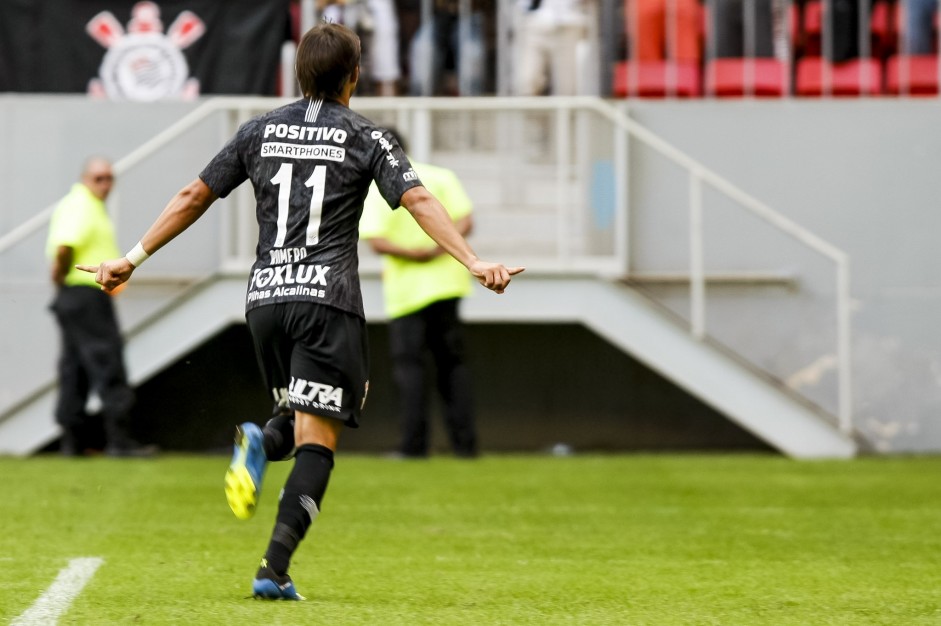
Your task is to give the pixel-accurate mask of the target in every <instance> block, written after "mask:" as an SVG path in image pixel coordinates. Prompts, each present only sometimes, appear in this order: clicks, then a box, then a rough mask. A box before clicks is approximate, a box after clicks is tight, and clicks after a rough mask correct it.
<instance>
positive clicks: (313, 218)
mask: <svg viewBox="0 0 941 626" xmlns="http://www.w3.org/2000/svg"><path fill="white" fill-rule="evenodd" d="M293 177H294V164H292V163H282V164H281V169H279V170H278V173H277V174H275V175H274V178H272V179H271V182H272V183H274V184H275V185H277V186H278V236H277V238H276V239H275V240H274V247H275V248H283V247H284V239H285V238H286V237H287V234H288V209H289V208H290V202H291V182H292V180H293ZM326 177H327V166H326V165H318V166H316V167H315V168H314V172H313V173H312V174H311V175H310V178H308V179H307V182H305V183H304V186H305V187H309V188H310V189H311V194H310V210H309V212H308V217H307V245H308V246H313V245H316V243H317V241H318V240H319V238H320V213H321V212H322V211H323V189H324V181H325V180H326Z"/></svg>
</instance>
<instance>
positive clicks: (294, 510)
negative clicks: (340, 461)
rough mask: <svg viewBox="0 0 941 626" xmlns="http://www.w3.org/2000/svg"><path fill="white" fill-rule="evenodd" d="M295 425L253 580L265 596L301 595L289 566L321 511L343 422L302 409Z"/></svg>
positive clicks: (257, 591) (256, 591)
mask: <svg viewBox="0 0 941 626" xmlns="http://www.w3.org/2000/svg"><path fill="white" fill-rule="evenodd" d="M294 427H295V435H294V436H295V440H296V443H297V448H296V450H295V453H294V467H293V468H292V469H291V473H290V474H289V475H288V478H287V481H285V483H284V489H283V490H282V492H281V500H280V502H279V503H278V516H277V518H276V519H275V525H274V530H273V531H272V533H271V540H270V541H269V542H268V549H267V550H266V551H265V556H264V558H263V559H262V562H261V566H260V567H259V568H258V572H257V573H256V574H255V580H254V582H253V583H252V593H253V594H254V595H255V596H258V597H262V598H269V599H289V600H290V599H302V597H300V596H299V595H298V593H297V590H296V589H295V588H294V583H293V581H292V580H291V577H290V576H288V573H287V571H288V567H289V566H290V564H291V557H292V556H293V555H294V552H295V551H296V550H297V547H298V545H299V544H300V542H301V540H303V539H304V537H305V535H306V534H307V530H308V529H309V528H310V526H311V525H312V524H313V523H314V520H315V519H317V515H319V514H320V506H321V503H322V502H323V497H324V494H325V493H326V491H327V484H328V483H329V482H330V473H331V472H332V470H333V453H334V452H335V451H336V447H337V440H338V439H339V436H340V431H341V430H342V429H343V422H340V421H339V420H336V419H334V418H328V417H321V416H318V415H311V414H310V413H303V412H300V411H298V412H296V414H295V420H294Z"/></svg>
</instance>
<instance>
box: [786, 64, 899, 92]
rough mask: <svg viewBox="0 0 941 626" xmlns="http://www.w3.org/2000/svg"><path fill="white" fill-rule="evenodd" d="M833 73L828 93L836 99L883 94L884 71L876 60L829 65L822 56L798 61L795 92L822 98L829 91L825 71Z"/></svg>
mask: <svg viewBox="0 0 941 626" xmlns="http://www.w3.org/2000/svg"><path fill="white" fill-rule="evenodd" d="M826 68H829V70H830V89H829V93H830V94H831V95H834V96H858V95H860V94H863V93H866V94H880V93H882V72H881V68H880V64H879V61H877V60H876V59H853V60H851V61H846V62H844V63H829V62H827V61H824V60H823V59H821V58H820V57H804V58H803V59H800V60H799V61H798V62H797V78H796V85H795V93H796V94H797V95H798V96H822V95H823V94H824V93H825V92H826V91H827V89H826V85H825V84H824V81H825V80H826V77H825V76H824V70H825V69H826Z"/></svg>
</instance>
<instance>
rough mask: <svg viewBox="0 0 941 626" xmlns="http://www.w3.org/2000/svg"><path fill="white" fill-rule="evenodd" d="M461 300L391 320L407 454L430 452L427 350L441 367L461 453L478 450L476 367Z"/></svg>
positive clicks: (440, 383) (441, 385) (450, 424)
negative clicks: (467, 347) (467, 352)
mask: <svg viewBox="0 0 941 626" xmlns="http://www.w3.org/2000/svg"><path fill="white" fill-rule="evenodd" d="M459 302H460V300H459V299H457V298H453V299H449V300H441V301H439V302H434V303H432V304H430V305H428V306H427V307H425V308H423V309H421V310H419V311H416V312H415V313H411V314H409V315H404V316H402V317H398V318H395V319H393V320H391V321H390V322H389V346H390V349H391V353H392V364H393V365H392V367H393V373H394V377H395V383H396V386H397V387H398V391H399V396H400V398H401V402H402V414H403V415H402V421H403V424H402V442H401V444H400V447H399V452H401V453H402V454H403V455H405V456H426V455H427V454H428V402H427V398H426V394H425V369H426V368H425V356H426V349H427V350H428V352H430V353H431V356H432V359H433V361H434V364H435V367H436V382H437V388H438V392H439V394H440V395H441V399H442V401H443V402H444V418H445V425H446V427H447V430H448V435H449V438H450V442H451V446H452V447H453V449H454V453H455V454H456V455H458V456H464V457H467V456H474V455H476V454H477V437H476V431H475V427H474V413H473V392H472V384H471V376H470V370H469V368H468V366H467V364H466V363H465V360H464V339H463V329H462V327H461V322H460V319H459V318H458V303H459Z"/></svg>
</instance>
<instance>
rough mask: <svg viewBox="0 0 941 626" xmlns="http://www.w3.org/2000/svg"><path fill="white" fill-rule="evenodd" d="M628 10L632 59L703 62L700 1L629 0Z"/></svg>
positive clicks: (626, 9)
mask: <svg viewBox="0 0 941 626" xmlns="http://www.w3.org/2000/svg"><path fill="white" fill-rule="evenodd" d="M625 11H626V18H627V29H628V30H627V32H628V36H629V40H630V42H631V60H634V61H658V60H661V59H670V60H673V61H693V62H698V61H699V59H700V56H701V51H700V41H699V32H700V29H701V22H700V19H701V18H700V16H701V13H700V6H699V2H698V1H697V0H627V2H626V5H625ZM671 12H672V15H670V13H671Z"/></svg>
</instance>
